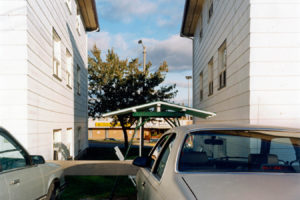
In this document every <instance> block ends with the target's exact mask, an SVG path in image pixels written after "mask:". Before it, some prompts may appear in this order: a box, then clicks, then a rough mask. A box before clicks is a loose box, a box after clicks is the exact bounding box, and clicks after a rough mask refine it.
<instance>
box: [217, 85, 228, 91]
mask: <svg viewBox="0 0 300 200" xmlns="http://www.w3.org/2000/svg"><path fill="white" fill-rule="evenodd" d="M225 87H226V85H224V86H222V87H219V88H218V90H222V89H223V88H225Z"/></svg>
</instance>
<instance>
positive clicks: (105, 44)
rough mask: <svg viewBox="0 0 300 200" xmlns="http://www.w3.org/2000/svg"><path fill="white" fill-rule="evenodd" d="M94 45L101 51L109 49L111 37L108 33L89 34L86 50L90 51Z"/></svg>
mask: <svg viewBox="0 0 300 200" xmlns="http://www.w3.org/2000/svg"><path fill="white" fill-rule="evenodd" d="M95 44H96V45H97V47H98V48H99V49H100V50H101V51H105V50H107V49H110V47H111V35H110V34H109V33H108V32H94V33H90V34H89V38H88V49H92V47H93V46H94V45H95Z"/></svg>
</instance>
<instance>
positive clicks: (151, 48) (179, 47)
mask: <svg viewBox="0 0 300 200" xmlns="http://www.w3.org/2000/svg"><path fill="white" fill-rule="evenodd" d="M143 41H144V43H145V45H146V46H147V52H148V58H149V59H150V60H151V62H152V63H153V65H159V64H160V63H162V62H163V61H167V63H168V65H169V69H170V71H171V70H172V71H174V70H175V71H176V70H188V69H191V68H192V41H191V40H189V39H186V38H181V37H180V36H179V35H172V36H171V37H169V38H168V39H166V40H162V41H159V40H154V39H147V38H145V39H143Z"/></svg>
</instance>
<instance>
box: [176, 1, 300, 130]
mask: <svg viewBox="0 0 300 200" xmlns="http://www.w3.org/2000/svg"><path fill="white" fill-rule="evenodd" d="M299 11H300V0H226V1H225V0H186V3H185V10H184V16H183V22H182V28H181V36H182V37H187V38H190V39H192V40H193V106H194V107H196V108H199V109H203V110H209V111H212V112H215V113H216V114H217V116H215V117H213V118H211V119H209V120H206V121H205V122H225V123H227V122H228V123H250V124H271V125H285V126H298V127H299V126H300V12H299ZM200 122H203V121H201V120H200V119H196V120H195V123H200Z"/></svg>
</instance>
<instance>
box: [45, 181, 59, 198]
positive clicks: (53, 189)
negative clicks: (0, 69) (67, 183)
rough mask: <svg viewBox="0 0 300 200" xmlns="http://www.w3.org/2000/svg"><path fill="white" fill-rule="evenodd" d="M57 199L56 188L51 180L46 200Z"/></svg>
mask: <svg viewBox="0 0 300 200" xmlns="http://www.w3.org/2000/svg"><path fill="white" fill-rule="evenodd" d="M57 199H58V188H57V187H56V186H55V183H54V182H52V183H51V185H50V187H49V189H48V193H47V197H46V200H57Z"/></svg>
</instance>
